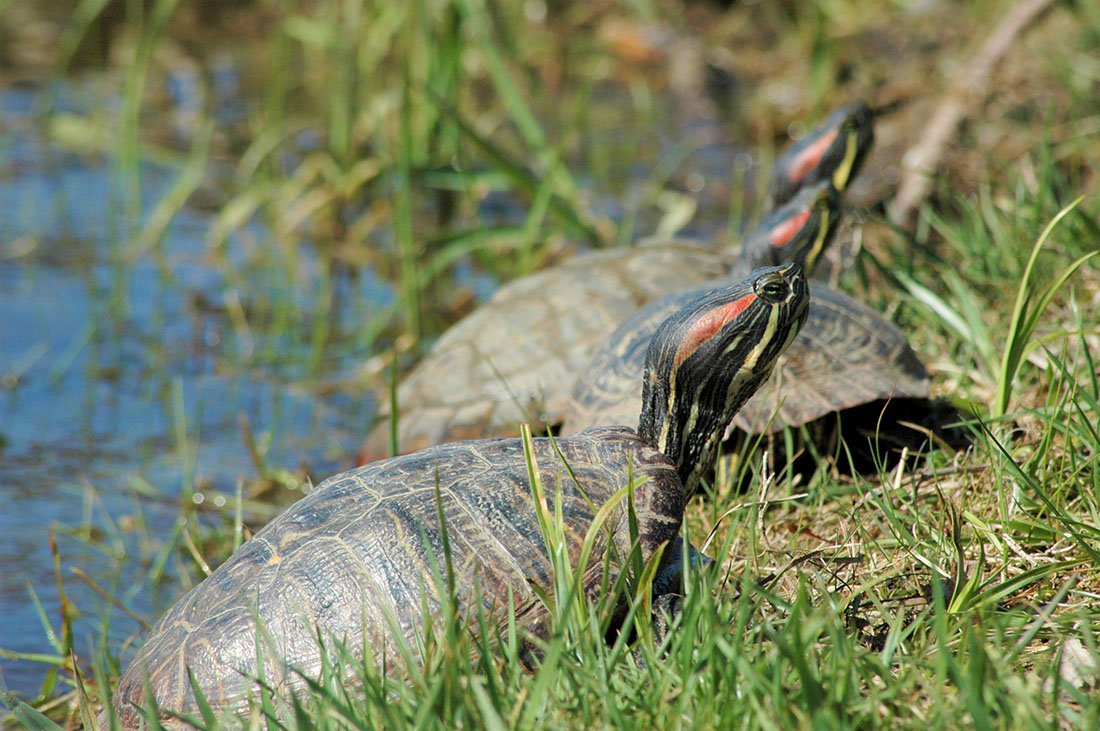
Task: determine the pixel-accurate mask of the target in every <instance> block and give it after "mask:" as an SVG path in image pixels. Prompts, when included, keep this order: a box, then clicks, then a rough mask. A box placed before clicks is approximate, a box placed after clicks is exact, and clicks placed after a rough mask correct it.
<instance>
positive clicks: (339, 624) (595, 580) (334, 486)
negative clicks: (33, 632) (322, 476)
mask: <svg viewBox="0 0 1100 731" xmlns="http://www.w3.org/2000/svg"><path fill="white" fill-rule="evenodd" d="M808 299H809V295H808V292H807V287H806V281H805V278H804V276H803V274H802V271H801V269H800V268H799V267H798V266H797V265H789V266H787V267H780V268H775V269H770V270H761V271H760V272H757V273H755V274H754V275H753V276H752V277H751V278H750V279H748V280H745V281H744V282H740V283H737V284H735V285H733V286H730V287H727V288H725V289H723V290H719V291H717V292H711V293H708V294H707V295H706V296H704V297H703V298H700V299H697V300H692V301H691V302H689V303H687V304H686V306H685V307H683V308H681V309H680V310H679V311H677V312H676V313H674V314H673V316H672V317H670V318H669V319H668V320H667V321H666V322H665V323H663V324H662V326H661V328H660V329H659V330H658V332H657V333H656V334H655V335H654V337H653V338H652V343H651V345H650V347H649V351H648V354H647V358H646V369H647V373H648V374H649V375H650V377H649V378H648V379H647V384H648V385H647V388H646V390H645V392H644V393H643V394H642V396H641V403H642V404H643V407H642V417H641V419H640V421H639V425H638V429H637V431H635V430H633V429H630V428H628V427H615V428H608V429H601V428H597V429H592V430H588V431H585V432H583V433H580V434H577V435H574V436H572V437H568V438H563V439H559V440H556V442H554V443H552V442H551V441H550V440H549V439H537V440H534V442H533V444H534V452H535V455H536V462H537V465H538V469H539V473H540V475H541V481H542V484H543V485H544V486H545V489H546V490H547V493H548V495H551V496H553V497H552V498H551V499H556V498H557V496H556V495H555V492H556V490H557V487H556V486H557V485H559V484H560V486H561V508H562V511H563V516H564V521H565V525H566V527H567V539H566V540H567V543H568V550H569V557H570V560H571V561H573V562H574V563H576V562H577V561H578V560H579V553H580V547H581V544H582V542H583V537H584V536H585V535H586V533H587V532H588V529H589V527H590V526H591V524H592V521H593V516H594V515H595V512H596V510H597V509H598V508H599V507H600V506H603V505H604V504H606V503H608V502H609V501H610V500H612V498H613V496H615V495H616V494H618V495H619V497H620V500H619V502H617V503H615V504H614V506H613V509H612V514H611V516H610V518H609V520H608V521H607V522H606V523H605V526H606V530H605V531H600V536H599V541H600V542H599V543H598V544H597V546H596V550H595V552H594V553H593V554H592V557H591V564H590V565H589V566H579V567H576V569H575V570H576V575H583V576H584V577H585V578H584V583H583V588H584V590H585V591H586V592H587V593H588V594H589V595H590V596H593V597H594V596H595V595H597V594H598V593H599V592H600V590H601V586H605V584H603V583H602V581H601V580H602V579H603V577H604V574H603V572H602V567H603V566H604V565H605V563H604V557H605V555H606V553H607V551H609V550H610V549H611V546H612V545H614V546H615V547H616V548H617V553H615V554H612V555H617V556H627V555H629V553H630V551H631V549H632V543H633V541H632V538H631V534H632V526H631V525H629V524H628V521H627V518H626V514H627V506H626V503H625V501H622V500H621V498H622V496H623V495H625V490H624V488H632V490H633V495H634V499H633V505H634V507H635V512H636V515H637V523H636V529H637V536H638V541H639V547H640V550H641V554H642V560H643V561H648V560H649V559H650V558H651V557H653V556H655V555H656V554H657V552H658V551H661V550H663V548H664V547H665V546H667V545H668V544H669V543H671V542H673V541H674V540H675V539H676V538H677V536H678V535H679V531H680V525H681V522H682V520H683V511H684V505H685V502H686V500H687V499H688V498H689V497H690V496H691V494H692V493H693V492H694V491H695V489H696V487H697V485H698V482H699V479H700V475H701V474H702V473H703V472H705V471H706V470H707V469H709V466H710V465H711V464H712V463H713V460H714V458H715V455H716V451H717V448H718V445H719V443H720V442H721V439H722V434H723V432H724V429H725V425H726V424H727V423H728V421H729V419H730V418H732V416H733V414H734V413H735V412H736V410H737V409H738V408H739V407H740V406H741V404H743V403H744V401H745V400H746V399H747V398H748V397H749V396H751V394H752V393H753V392H754V391H755V390H756V389H757V388H758V387H759V386H760V384H761V383H762V382H763V381H764V380H765V379H766V378H767V377H768V376H769V375H770V373H771V371H772V368H773V367H774V364H775V362H776V360H777V359H778V357H779V356H780V354H781V353H782V352H783V349H784V348H785V347H787V345H788V344H789V343H790V342H791V340H792V338H793V337H794V335H795V334H796V333H797V332H798V329H799V328H800V327H801V325H802V323H803V321H804V320H805V316H806V309H807V305H808ZM631 476H633V478H634V480H633V484H628V481H629V480H630V478H631ZM440 515H442V518H443V520H444V521H445V524H446V534H447V536H448V544H449V550H450V554H449V555H450V558H451V561H452V565H453V570H454V577H455V583H454V586H453V589H454V591H455V593H456V594H457V600H458V608H459V611H460V612H461V613H463V614H466V613H469V612H471V611H472V610H473V609H474V606H473V604H474V603H475V602H476V601H477V600H478V599H479V598H480V601H481V602H482V606H483V608H484V610H485V611H486V613H487V616H488V617H489V618H490V619H491V620H492V621H494V622H498V621H500V620H501V619H503V617H502V611H504V610H505V609H506V608H507V606H508V605H509V602H510V601H511V602H514V605H515V606H516V607H517V608H518V612H517V614H518V616H517V621H518V623H519V626H520V629H521V630H524V631H525V632H528V633H531V634H534V635H541V634H543V632H544V631H545V629H546V619H547V616H548V615H547V612H546V610H545V608H544V607H543V605H542V604H541V603H540V602H539V601H537V600H536V596H535V592H534V591H533V590H532V583H536V584H539V585H541V586H542V587H546V588H549V587H551V585H552V569H551V564H550V560H549V558H548V555H547V549H546V546H545V542H544V540H543V537H542V535H541V533H540V530H539V523H538V515H537V512H536V508H535V502H534V499H533V497H532V492H531V487H530V484H529V480H528V477H527V464H526V462H525V459H524V445H523V443H522V441H521V440H518V439H492V440H481V441H472V442H458V443H454V444H447V445H441V446H438V447H434V448H431V449H427V450H423V451H421V452H417V453H414V454H410V455H406V456H403V457H395V458H393V459H389V460H384V461H381V462H376V463H374V464H371V465H367V466H366V467H362V468H359V469H356V470H352V471H351V472H348V473H345V474H342V475H337V476H335V477H332V478H330V479H328V480H326V481H325V482H324V483H322V484H321V485H320V486H319V487H318V488H317V490H316V491H314V492H313V493H312V494H310V495H309V496H307V497H306V498H304V499H302V500H301V501H299V502H298V503H296V504H295V505H293V506H291V507H290V508H288V509H287V510H286V511H284V512H283V513H282V514H280V515H279V516H277V517H276V518H275V519H274V520H272V521H271V523H270V524H268V525H267V526H266V527H265V528H263V529H262V530H261V531H259V532H258V533H257V534H256V535H255V536H254V537H253V538H252V539H251V540H250V541H248V542H247V543H245V544H244V545H243V546H241V548H240V549H239V550H238V551H237V552H236V553H234V554H233V555H232V556H231V557H230V558H229V559H228V560H227V561H226V562H225V563H224V564H223V565H222V566H220V567H219V568H218V569H217V570H216V571H214V573H213V574H212V575H211V576H210V577H209V578H207V579H206V580H205V581H203V582H202V583H201V584H199V585H198V586H196V587H195V588H194V589H192V590H191V591H190V592H189V593H188V594H187V595H186V596H184V597H183V599H181V600H180V601H179V602H178V603H177V604H176V605H175V606H174V607H172V609H170V610H169V611H168V613H167V614H166V615H165V616H164V617H163V618H162V619H161V620H160V621H159V622H157V625H156V626H155V627H154V628H153V631H152V634H151V636H150V637H149V640H148V642H147V643H146V644H145V646H144V647H143V648H142V650H141V653H140V654H139V655H138V657H137V658H136V659H135V660H134V661H133V662H132V663H131V664H130V666H129V668H128V669H127V671H126V672H125V673H124V674H123V677H122V678H121V680H120V681H119V685H118V688H117V691H116V693H115V708H116V709H117V711H118V713H119V716H120V718H121V720H122V722H123V724H124V725H125V726H127V727H135V726H137V725H139V723H140V721H141V716H140V714H139V712H138V710H137V708H136V706H140V705H142V704H143V700H144V689H143V684H144V683H143V681H145V680H146V679H147V680H148V685H149V687H150V688H151V690H152V692H153V694H154V696H155V697H156V699H157V703H158V705H159V707H160V708H161V709H162V711H167V712H168V713H181V712H182V713H188V712H189V713H194V712H195V711H196V706H197V702H196V699H195V697H194V695H193V692H192V687H191V683H190V681H189V676H188V671H190V672H191V673H192V674H193V677H194V680H195V683H196V684H197V686H198V687H199V688H200V689H201V691H202V693H203V695H204V696H205V698H206V699H207V701H208V702H210V704H211V705H213V706H214V707H216V708H230V709H234V708H236V707H238V706H240V705H241V704H242V703H243V702H244V701H245V697H246V693H247V691H248V689H249V687H251V685H252V682H251V681H250V680H249V678H250V677H253V678H254V677H256V676H257V675H258V674H259V668H258V664H257V654H258V653H259V654H260V655H261V656H262V657H263V660H264V666H263V675H264V678H265V681H266V682H267V683H268V684H269V685H270V686H272V687H274V688H275V689H277V690H279V691H282V692H285V691H291V690H295V689H299V688H301V687H302V685H303V684H304V681H302V679H301V675H305V676H307V677H317V676H318V675H319V674H320V671H321V667H322V662H323V659H322V653H321V649H320V648H319V646H318V642H317V637H318V635H320V636H321V638H322V639H323V640H325V641H326V642H330V641H332V640H337V641H340V642H343V643H345V645H346V647H347V648H349V651H351V652H353V653H354V652H356V651H357V650H362V649H363V648H364V647H366V648H369V650H368V652H369V653H371V654H372V655H373V656H374V657H375V658H376V659H380V658H381V657H382V656H383V655H385V654H391V655H392V647H393V645H392V644H391V641H392V637H393V632H394V631H395V630H396V632H397V634H399V635H401V636H403V637H404V639H405V640H406V641H407V642H408V643H409V644H410V646H413V647H415V640H416V637H417V636H418V633H419V632H420V631H422V629H423V628H424V626H425V622H426V621H427V620H428V619H429V618H430V617H431V616H433V615H435V614H436V613H437V612H438V608H439V606H440V602H441V596H443V595H444V594H443V592H441V588H442V587H441V586H440V583H439V581H437V579H436V578H435V577H436V576H438V574H437V573H436V572H433V570H432V568H431V566H432V562H433V560H434V561H439V560H440V559H441V557H442V556H444V542H443V540H444V539H443V535H444V534H443V526H442V525H441V522H440ZM680 556H681V555H680V554H679V553H678V552H674V551H665V552H664V553H663V554H661V559H660V564H659V569H660V571H659V573H660V575H661V576H665V577H667V576H668V575H669V572H670V570H671V571H672V573H673V575H676V572H677V571H679V570H680V569H679V566H678V563H679V560H680ZM433 557H434V558H433ZM611 563H612V565H611V566H610V568H609V571H611V572H612V575H611V576H610V577H609V579H610V581H612V582H614V580H615V575H616V574H617V573H618V567H617V566H615V565H614V563H615V562H611ZM437 565H438V564H437ZM593 568H596V569H601V570H600V571H593V570H590V569H593ZM607 585H612V584H607ZM475 586H480V587H481V593H480V596H478V595H475V594H474V593H473V587H475ZM676 588H678V585H677V584H676V582H675V581H673V582H671V585H670V582H669V581H667V580H666V581H665V582H664V583H663V584H662V585H661V586H657V585H656V584H655V585H654V591H655V593H660V592H662V591H664V592H667V591H669V590H670V589H672V590H675V589H676ZM425 610H426V611H427V616H426V615H425ZM624 610H625V604H623V605H621V606H620V607H618V608H617V609H616V615H615V616H614V617H612V618H610V619H611V623H612V626H613V627H614V622H616V621H621V612H622V611H624ZM616 617H618V619H616ZM295 670H296V671H297V672H294V671H295Z"/></svg>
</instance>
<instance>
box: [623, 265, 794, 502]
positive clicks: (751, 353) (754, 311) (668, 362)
mask: <svg viewBox="0 0 1100 731" xmlns="http://www.w3.org/2000/svg"><path fill="white" fill-rule="evenodd" d="M809 303H810V295H809V289H808V288H807V285H806V277H805V275H804V274H803V273H802V267H800V266H799V265H798V264H788V265H786V266H782V267H774V268H771V269H760V270H758V271H755V272H753V273H752V275H751V276H750V277H749V278H747V279H744V280H742V281H740V282H738V283H736V284H732V285H730V286H727V287H722V288H719V289H715V290H711V291H710V292H708V293H707V294H705V295H703V296H702V297H700V298H699V299H696V300H694V301H692V302H691V303H689V304H688V305H686V306H684V307H683V308H681V309H680V310H678V311H677V312H676V313H675V314H674V315H672V316H671V317H669V318H668V319H667V320H665V322H664V323H663V324H662V325H661V326H660V327H659V328H658V329H657V332H656V334H655V335H654V336H653V340H652V341H651V342H650V344H649V349H648V350H647V351H646V364H645V375H644V377H643V379H642V413H641V419H640V422H639V425H638V435H639V436H640V437H641V439H642V440H643V441H645V442H647V443H649V444H650V445H651V446H655V447H656V448H657V449H658V450H660V451H661V452H663V453H664V455H665V456H666V457H668V458H669V459H670V460H671V461H672V462H673V463H674V464H675V465H676V467H677V470H678V471H679V473H680V479H681V481H682V483H683V486H684V492H685V495H687V496H690V495H691V494H692V493H694V492H695V488H696V487H697V485H698V483H699V478H700V476H701V475H702V474H704V473H705V472H706V471H707V470H709V469H710V468H711V467H712V466H713V462H714V458H715V456H716V452H717V449H718V445H719V443H720V442H721V441H722V437H723V435H724V434H725V431H726V426H727V425H728V424H729V423H730V421H731V420H732V419H733V416H734V414H736V413H737V411H738V409H740V408H741V405H742V404H744V403H745V401H747V400H748V399H749V397H750V396H752V394H753V393H754V392H755V391H756V389H757V388H759V387H760V385H761V384H762V383H763V382H764V381H765V380H766V379H767V378H768V376H769V375H770V374H771V372H772V369H773V368H774V367H775V362H776V360H777V359H778V358H779V356H780V355H781V354H782V353H783V351H784V350H785V349H786V348H787V346H788V345H789V344H790V343H791V341H792V340H794V337H795V335H797V334H798V331H799V330H800V329H801V327H802V324H803V323H804V322H805V320H806V315H807V313H808V312H809Z"/></svg>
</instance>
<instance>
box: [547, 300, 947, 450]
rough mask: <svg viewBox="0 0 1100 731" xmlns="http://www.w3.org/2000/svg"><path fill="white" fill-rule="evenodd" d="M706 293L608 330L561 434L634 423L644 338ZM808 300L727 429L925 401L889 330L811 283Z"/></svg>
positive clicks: (905, 348) (659, 305)
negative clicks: (794, 332) (783, 348)
mask: <svg viewBox="0 0 1100 731" xmlns="http://www.w3.org/2000/svg"><path fill="white" fill-rule="evenodd" d="M721 284H722V282H721V281H715V282H712V283H710V284H709V285H707V287H710V286H720V285H721ZM707 287H700V288H696V289H692V290H690V291H687V292H681V293H677V294H674V295H669V296H666V297H664V298H662V299H660V300H657V301H655V302H652V303H650V304H649V305H648V306H646V307H645V308H643V309H641V310H639V311H638V312H637V313H635V314H634V315H633V316H632V317H630V318H629V319H628V320H626V321H625V322H624V323H623V324H622V325H620V326H619V328H618V329H616V330H615V332H614V333H613V334H612V335H611V336H610V337H609V338H608V340H607V342H606V343H605V345H604V347H602V348H601V349H600V350H599V351H598V352H597V353H596V355H594V356H593V358H592V360H591V361H590V362H589V364H588V366H587V367H586V368H585V370H584V371H583V372H582V375H581V376H580V378H578V379H577V383H576V386H575V388H574V391H573V396H572V398H571V400H570V403H569V406H568V408H567V409H566V415H565V421H564V424H563V426H562V433H563V434H571V433H574V432H576V431H578V430H581V429H584V428H586V425H588V424H591V423H595V422H598V423H601V424H636V423H637V421H638V403H639V394H641V391H642V368H643V365H644V356H645V349H646V347H647V346H648V345H649V340H650V338H652V336H653V333H654V332H655V331H656V329H657V327H658V326H659V325H660V324H661V322H663V321H664V319H665V318H666V317H668V314H669V313H670V312H673V311H675V310H676V309H678V307H680V306H681V305H682V304H683V303H684V302H687V301H689V300H691V299H693V298H695V297H698V296H699V294H700V293H701V292H703V291H705V290H706V289H707ZM810 294H811V300H810V313H809V317H808V319H807V321H806V325H805V327H803V328H802V331H801V332H800V333H799V334H798V336H797V337H796V338H795V339H794V342H793V343H791V346H790V347H789V348H788V349H787V352H786V353H785V354H784V356H783V357H782V358H781V359H780V361H779V364H778V365H777V366H776V368H775V375H774V376H773V378H772V379H771V380H770V381H769V382H768V383H766V384H764V386H762V387H761V388H760V389H759V391H758V392H757V393H756V395H755V396H753V398H752V399H750V400H749V402H748V403H746V404H745V405H744V406H743V407H742V408H741V411H740V412H739V413H738V414H737V416H736V417H735V418H734V421H733V424H732V425H731V426H732V427H736V428H738V429H741V430H743V431H746V432H749V433H760V432H763V431H776V430H778V429H781V428H783V427H787V426H792V427H793V426H800V425H803V424H809V423H810V422H812V421H814V420H816V419H820V418H821V417H824V416H826V415H827V414H830V413H832V412H837V411H843V410H845V409H850V408H853V407H856V406H859V405H861V404H866V403H869V402H872V401H877V400H880V399H891V398H921V399H923V398H927V397H928V386H929V383H928V373H927V372H926V371H925V368H924V365H923V364H922V363H921V361H920V358H919V357H918V356H917V354H916V353H915V352H914V351H913V349H912V348H911V347H910V346H909V343H908V341H907V340H906V338H905V335H904V334H903V333H902V332H901V331H900V330H899V329H898V328H897V327H896V326H895V325H894V324H893V323H891V322H890V321H889V320H887V319H886V318H885V317H883V316H882V315H880V314H879V313H877V312H875V311H874V310H873V309H871V308H870V307H868V306H867V305H864V304H862V303H861V302H858V301H856V300H854V299H852V298H851V297H848V296H847V295H845V294H843V293H841V292H837V291H836V290H833V289H829V288H828V287H825V286H822V285H819V284H811V285H810ZM773 416H774V419H773Z"/></svg>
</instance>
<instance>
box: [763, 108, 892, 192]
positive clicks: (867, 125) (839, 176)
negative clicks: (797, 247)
mask: <svg viewBox="0 0 1100 731" xmlns="http://www.w3.org/2000/svg"><path fill="white" fill-rule="evenodd" d="M874 141H875V130H874V113H873V112H872V111H871V108H870V107H868V106H867V104H865V103H864V102H862V101H857V102H855V103H853V104H849V105H848V106H846V107H841V108H840V109H838V110H836V111H835V112H833V113H832V114H830V115H829V117H828V119H826V120H825V121H824V122H822V123H821V125H820V126H818V127H817V128H815V129H814V130H813V131H811V132H810V133H809V134H807V135H806V136H805V137H803V138H802V139H801V140H799V141H798V142H797V143H795V144H794V145H792V146H791V147H790V149H788V150H787V151H786V152H784V153H783V154H782V155H780V156H779V158H778V159H777V160H776V161H775V164H774V165H773V166H772V179H771V183H770V184H769V185H768V196H767V200H768V202H769V205H771V206H779V205H782V204H783V203H785V202H787V201H788V200H790V199H791V198H792V197H793V196H794V194H795V193H797V192H798V190H799V189H800V188H803V187H805V186H807V185H812V184H814V183H817V182H820V181H822V180H829V181H832V183H833V186H834V187H836V189H837V190H839V191H841V192H843V191H844V189H845V188H847V187H848V183H850V182H851V180H852V178H854V177H855V176H856V175H857V174H858V173H859V169H860V168H861V167H862V166H863V161H864V160H865V159H866V157H867V153H868V152H870V150H871V145H873V144H874Z"/></svg>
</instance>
